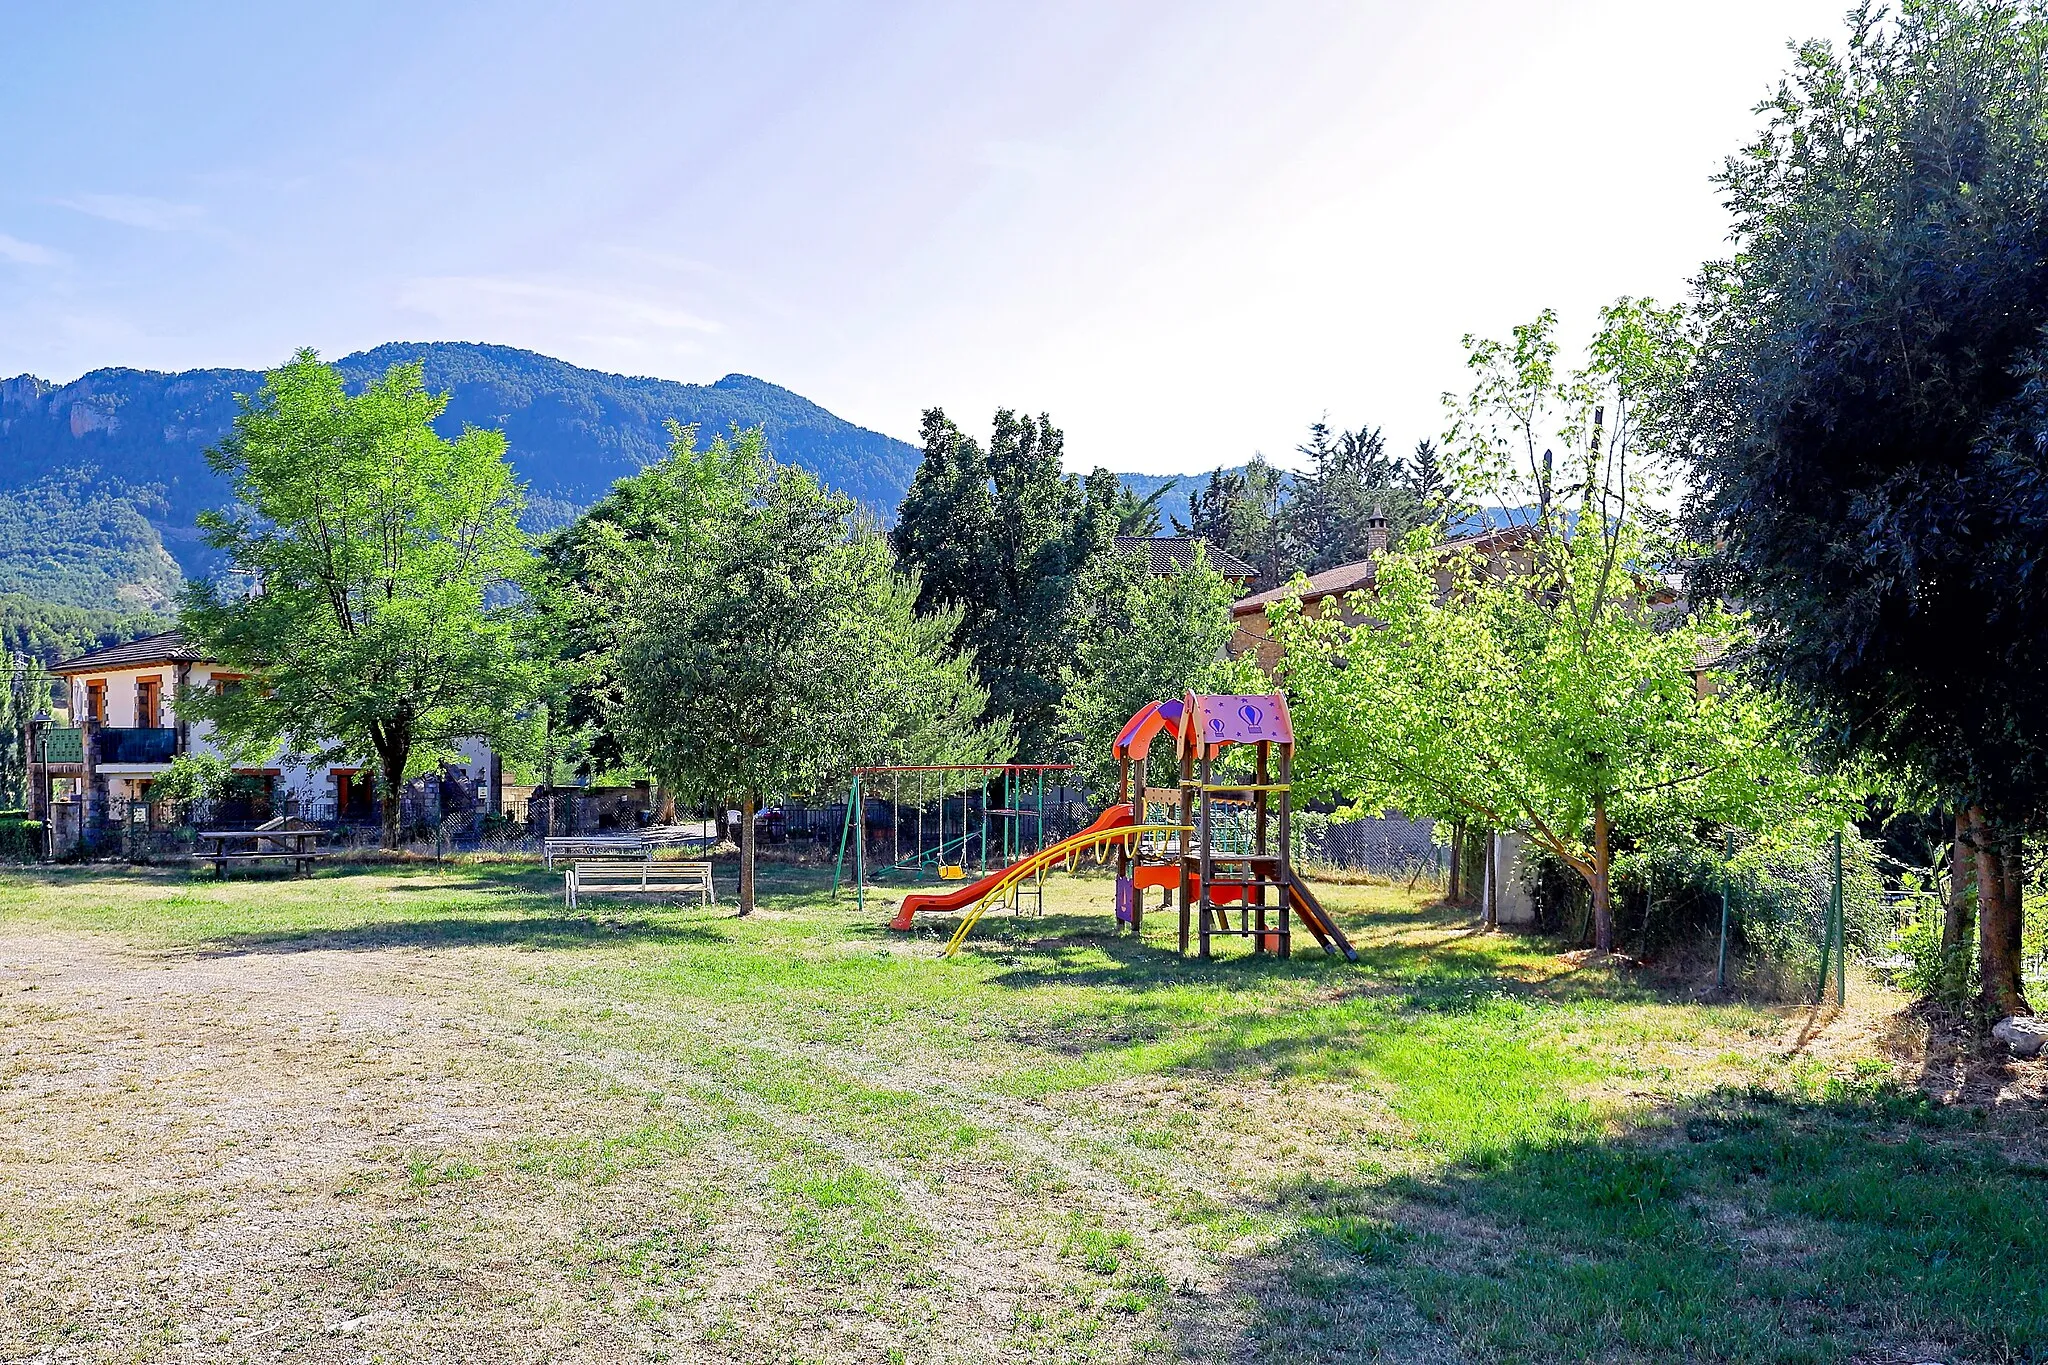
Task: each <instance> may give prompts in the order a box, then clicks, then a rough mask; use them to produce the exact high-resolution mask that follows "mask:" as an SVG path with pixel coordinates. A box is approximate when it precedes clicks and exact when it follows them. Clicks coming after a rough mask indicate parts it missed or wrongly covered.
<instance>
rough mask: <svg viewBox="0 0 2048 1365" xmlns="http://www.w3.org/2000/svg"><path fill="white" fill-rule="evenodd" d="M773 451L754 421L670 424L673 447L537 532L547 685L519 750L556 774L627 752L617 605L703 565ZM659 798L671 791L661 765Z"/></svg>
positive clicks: (535, 582) (622, 622)
mask: <svg viewBox="0 0 2048 1365" xmlns="http://www.w3.org/2000/svg"><path fill="white" fill-rule="evenodd" d="M766 457H767V447H766V445H765V443H764V440H763V436H762V433H761V431H760V429H759V428H749V429H746V430H741V431H735V432H733V433H731V435H730V437H727V436H715V437H713V438H712V440H711V442H710V444H709V445H702V444H699V442H698V436H697V429H696V428H695V427H688V426H683V425H681V424H678V423H674V422H671V423H670V424H669V449H668V454H667V455H666V456H665V457H664V458H663V459H661V460H659V461H657V462H656V463H654V464H652V465H649V466H648V467H647V468H645V469H643V470H641V471H640V472H639V473H638V474H634V475H632V476H630V477H628V478H623V479H620V480H619V481H618V482H617V483H615V484H613V485H612V488H611V491H610V492H609V493H607V494H606V495H605V496H604V497H603V498H602V499H601V500H600V501H599V502H598V503H597V505H596V506H594V507H592V508H590V509H589V510H588V511H586V512H585V513H583V515H581V516H580V517H578V518H577V519H576V520H575V521H574V522H572V523H570V524H569V525H568V526H566V527H564V528H563V529H562V530H560V531H558V532H556V533H554V534H553V535H551V536H549V537H548V538H547V539H546V540H545V541H543V542H542V544H541V546H540V548H539V553H538V554H537V556H536V564H535V566H534V571H533V572H532V573H531V574H530V575H529V576H528V579H527V588H528V592H529V595H530V598H531V600H532V601H533V603H534V605H535V607H536V611H535V613H534V616H533V621H534V625H535V642H536V646H537V648H536V655H537V657H539V658H541V659H543V660H545V661H546V663H547V674H546V684H547V685H546V688H545V693H544V695H543V696H542V697H541V698H539V703H540V704H539V705H538V706H537V708H536V709H535V711H534V712H533V713H532V714H531V716H530V724H529V725H528V726H527V727H526V730H525V731H524V732H523V734H522V744H521V748H520V755H519V756H520V757H521V758H523V759H524V760H525V761H526V762H527V764H528V766H530V767H532V768H533V769H535V770H536V771H537V772H540V773H542V774H544V777H545V780H548V781H553V780H554V776H555V774H556V773H557V772H558V771H563V770H571V769H573V770H576V771H578V772H580V773H581V774H582V775H584V776H591V775H593V774H594V773H596V772H600V771H605V770H609V769H614V768H618V767H621V766H623V765H625V764H627V763H629V762H631V761H632V759H631V755H630V754H629V753H628V749H627V743H626V738H625V736H624V735H622V734H621V733H620V731H619V728H618V717H619V713H620V701H621V697H622V691H623V686H624V684H623V680H622V678H621V675H620V660H619V642H620V639H621V637H622V634H623V632H624V631H625V629H626V627H627V624H628V621H629V617H628V615H627V614H626V613H625V612H624V611H623V610H621V606H622V604H623V603H624V602H625V601H626V600H627V598H628V597H629V596H630V595H631V594H632V593H633V592H634V591H635V589H636V588H637V586H638V585H639V584H641V583H643V582H645V581H647V580H649V579H650V578H652V577H653V576H655V575H657V574H666V575H670V576H674V575H678V574H686V573H688V572H689V571H690V570H691V567H692V566H701V565H703V564H704V563H706V556H707V554H708V552H709V550H710V548H711V546H712V544H713V542H714V540H715V538H716V536H717V535H718V534H719V531H720V528H722V527H723V526H724V525H725V524H726V523H727V522H728V520H729V519H730V518H731V517H732V516H733V515H734V514H735V513H736V511H737V509H738V508H739V507H740V506H741V505H742V504H743V503H744V501H745V499H746V498H747V497H748V496H749V494H750V490H751V487H752V484H753V481H754V477H755V474H754V471H756V470H757V469H758V468H759V467H760V466H761V465H762V463H763V461H764V460H765V459H766ZM655 777H656V779H657V780H658V781H660V782H661V783H662V793H661V795H662V797H663V798H666V797H669V796H672V793H673V789H672V788H671V787H670V786H669V784H668V781H667V775H666V774H663V773H660V772H659V771H657V772H656V773H655Z"/></svg>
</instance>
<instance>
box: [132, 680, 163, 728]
mask: <svg viewBox="0 0 2048 1365" xmlns="http://www.w3.org/2000/svg"><path fill="white" fill-rule="evenodd" d="M163 692H164V684H163V679H161V678H140V679H137V680H136V683H135V723H136V724H137V725H138V726H140V727H141V728H143V729H145V730H154V729H156V728H157V727H158V726H160V725H162V724H163Z"/></svg>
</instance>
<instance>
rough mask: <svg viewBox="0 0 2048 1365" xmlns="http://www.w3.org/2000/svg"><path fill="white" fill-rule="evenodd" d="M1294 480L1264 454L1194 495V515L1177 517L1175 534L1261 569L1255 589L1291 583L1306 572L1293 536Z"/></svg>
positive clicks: (1220, 473) (1218, 474)
mask: <svg viewBox="0 0 2048 1365" xmlns="http://www.w3.org/2000/svg"><path fill="white" fill-rule="evenodd" d="M1289 478H1290V476H1289V475H1288V474H1287V472H1286V471H1285V470H1282V469H1278V468H1275V467H1274V466H1273V465H1272V463H1270V462H1269V461H1268V460H1267V459H1266V457H1265V456H1264V455H1260V454H1254V455H1253V456H1252V458H1251V459H1250V460H1249V461H1247V462H1246V463H1245V465H1244V466H1243V467H1242V468H1240V469H1218V470H1215V471H1214V472H1212V473H1211V474H1210V475H1209V481H1208V483H1207V484H1205V485H1204V486H1203V487H1201V488H1199V489H1196V490H1195V491H1194V492H1192V493H1190V494H1188V515H1187V517H1186V518H1185V519H1183V518H1180V517H1175V518H1174V522H1173V525H1174V529H1175V530H1176V531H1178V532H1179V533H1180V534H1181V535H1184V536H1199V537H1200V538H1201V539H1203V540H1204V541H1206V542H1208V543H1209V544H1211V545H1214V546H1216V547H1217V548H1219V549H1223V550H1228V551H1229V552H1230V553H1232V554H1234V555H1236V556H1237V557H1238V558H1239V559H1242V560H1243V561H1244V562H1245V563H1247V564H1249V565H1251V566H1252V567H1253V568H1254V569H1257V570H1258V577H1257V578H1256V579H1255V580H1254V581H1253V584H1252V586H1253V587H1254V588H1255V589H1261V590H1263V589H1265V588H1270V587H1273V586H1275V585H1277V584H1279V583H1282V582H1285V581H1286V579H1287V577H1288V576H1289V575H1290V574H1292V573H1293V572H1294V571H1295V570H1296V569H1297V568H1299V567H1300V565H1299V563H1298V562H1297V556H1296V554H1295V551H1294V543H1293V540H1292V538H1291V536H1290V535H1289V532H1288V518H1287V498H1288V482H1289Z"/></svg>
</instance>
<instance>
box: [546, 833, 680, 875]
mask: <svg viewBox="0 0 2048 1365" xmlns="http://www.w3.org/2000/svg"><path fill="white" fill-rule="evenodd" d="M653 856H654V846H653V845H652V844H650V843H648V842H647V840H645V839H643V838H641V837H640V836H639V835H637V834H565V835H561V836H558V837H555V838H551V839H546V840H543V841H542V843H541V862H542V866H544V867H550V868H551V867H553V866H554V865H555V859H557V858H640V859H643V860H644V859H648V858H652V857H653Z"/></svg>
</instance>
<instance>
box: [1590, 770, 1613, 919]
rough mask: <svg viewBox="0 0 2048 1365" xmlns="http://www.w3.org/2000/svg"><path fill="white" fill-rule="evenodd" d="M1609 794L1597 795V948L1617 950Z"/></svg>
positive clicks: (1594, 879) (1595, 838)
mask: <svg viewBox="0 0 2048 1365" xmlns="http://www.w3.org/2000/svg"><path fill="white" fill-rule="evenodd" d="M1608 832H1609V831H1608V828H1607V798H1606V797H1605V796H1604V795H1603V796H1596V797H1594V798H1593V950H1594V951H1595V952H1598V953H1611V952H1613V951H1614V900H1613V887H1612V884H1611V880H1610V877H1609V873H1610V872H1611V871H1612V870H1613V857H1612V853H1611V850H1610V849H1609V848H1608Z"/></svg>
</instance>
